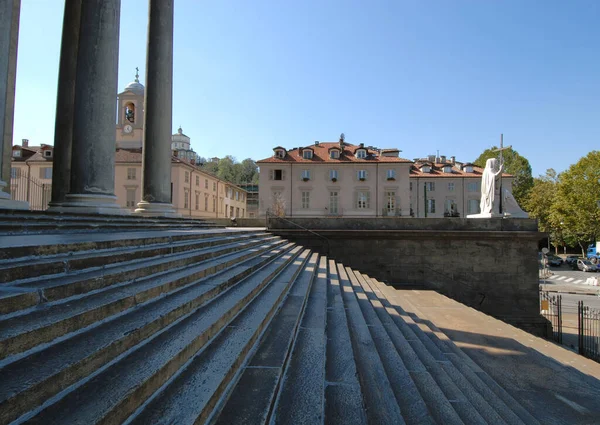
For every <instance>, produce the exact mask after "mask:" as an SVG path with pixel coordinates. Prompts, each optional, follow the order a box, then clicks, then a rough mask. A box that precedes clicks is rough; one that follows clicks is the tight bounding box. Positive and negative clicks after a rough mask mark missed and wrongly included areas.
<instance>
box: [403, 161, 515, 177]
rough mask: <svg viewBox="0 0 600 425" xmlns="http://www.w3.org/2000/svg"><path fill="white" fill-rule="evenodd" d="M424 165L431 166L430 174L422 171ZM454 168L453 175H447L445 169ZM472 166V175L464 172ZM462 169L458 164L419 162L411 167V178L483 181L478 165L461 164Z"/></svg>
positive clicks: (510, 175)
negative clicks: (455, 178) (458, 178)
mask: <svg viewBox="0 0 600 425" xmlns="http://www.w3.org/2000/svg"><path fill="white" fill-rule="evenodd" d="M424 165H429V166H431V172H430V173H424V172H422V171H421V167H422V166H424ZM448 165H450V166H452V172H451V173H445V172H444V167H446V166H448ZM467 165H469V166H472V167H473V172H472V173H467V172H466V171H464V170H463V169H462V168H464V167H465V166H467ZM461 166H462V168H459V167H458V164H451V163H445V164H440V163H436V164H434V163H433V162H429V161H419V162H417V163H415V164H413V165H412V166H411V167H410V177H423V178H431V177H446V178H451V177H473V178H478V179H481V175H482V174H483V168H481V167H478V166H477V165H474V164H471V163H470V162H468V163H461ZM502 177H513V175H512V174H507V173H502Z"/></svg>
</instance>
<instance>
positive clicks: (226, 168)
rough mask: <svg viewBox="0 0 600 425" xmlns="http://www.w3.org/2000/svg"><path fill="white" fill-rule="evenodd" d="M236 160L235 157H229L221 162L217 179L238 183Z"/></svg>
mask: <svg viewBox="0 0 600 425" xmlns="http://www.w3.org/2000/svg"><path fill="white" fill-rule="evenodd" d="M235 163H236V160H235V158H234V157H233V156H231V155H227V156H226V157H225V158H221V159H220V160H219V167H218V170H217V177H219V178H220V179H222V180H225V181H228V182H231V183H237V181H238V176H237V175H236V171H237V170H236V168H235Z"/></svg>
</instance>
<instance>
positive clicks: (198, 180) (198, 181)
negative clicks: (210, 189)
mask: <svg viewBox="0 0 600 425" xmlns="http://www.w3.org/2000/svg"><path fill="white" fill-rule="evenodd" d="M196 186H200V176H196Z"/></svg>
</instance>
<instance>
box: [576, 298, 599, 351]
mask: <svg viewBox="0 0 600 425" xmlns="http://www.w3.org/2000/svg"><path fill="white" fill-rule="evenodd" d="M577 331H578V332H577V334H578V342H579V344H578V345H579V354H581V355H582V356H585V357H587V358H590V359H592V360H595V361H600V310H597V309H594V308H590V307H588V306H585V305H583V301H578V302H577Z"/></svg>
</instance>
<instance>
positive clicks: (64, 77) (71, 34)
mask: <svg viewBox="0 0 600 425" xmlns="http://www.w3.org/2000/svg"><path fill="white" fill-rule="evenodd" d="M81 2H82V0H65V14H64V18H63V30H62V41H61V49H60V68H59V71H58V93H57V97H56V120H55V126H54V160H53V165H52V201H51V203H50V206H51V207H53V206H58V205H61V204H62V203H63V202H64V201H65V196H66V195H67V193H69V187H70V184H71V149H72V146H73V116H74V114H73V112H74V103H75V75H76V71H77V51H78V47H79V28H80V22H81Z"/></svg>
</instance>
